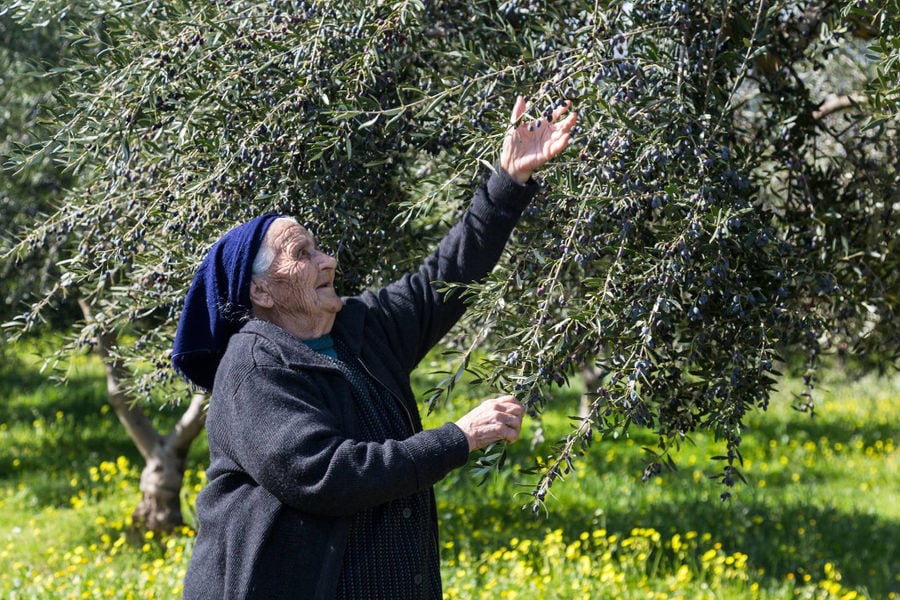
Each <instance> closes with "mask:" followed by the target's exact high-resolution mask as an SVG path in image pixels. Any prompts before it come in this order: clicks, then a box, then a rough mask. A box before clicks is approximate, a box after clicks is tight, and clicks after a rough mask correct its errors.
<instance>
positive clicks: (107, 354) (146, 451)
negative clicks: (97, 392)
mask: <svg viewBox="0 0 900 600" xmlns="http://www.w3.org/2000/svg"><path fill="white" fill-rule="evenodd" d="M78 305H79V306H80V307H81V312H82V313H83V314H84V319H85V321H86V322H88V323H92V322H94V319H93V313H92V312H91V307H90V305H89V304H88V303H87V302H86V301H85V300H84V299H79V300H78ZM96 341H97V352H98V353H99V354H100V357H101V359H102V360H103V364H104V366H105V367H106V392H107V395H108V398H107V399H108V400H109V405H110V406H112V407H113V410H114V411H115V412H116V416H117V417H118V418H119V422H120V423H122V426H123V427H125V431H127V432H128V436H129V437H130V438H131V440H132V441H133V442H134V445H135V446H137V449H138V451H139V452H140V453H141V456H143V457H144V459H145V460H146V459H149V458H150V457H151V456H152V455H153V449H154V447H155V446H156V445H157V444H158V443H159V441H160V435H159V433H158V432H157V431H156V428H155V427H154V426H153V423H151V422H150V419H148V418H147V415H146V414H144V411H143V410H142V409H141V407H140V406H138V405H137V404H135V403H134V402H132V401H131V399H130V398H128V395H127V394H126V393H125V391H124V390H123V389H122V385H121V382H122V380H123V379H125V376H126V371H125V368H124V367H123V366H122V363H121V361H120V360H118V359H116V358H114V357H113V356H112V353H111V349H112V348H114V347H115V345H116V336H115V334H114V333H108V332H104V333H100V334H98V335H97V340H96ZM191 404H192V405H193V402H192V403H191Z"/></svg>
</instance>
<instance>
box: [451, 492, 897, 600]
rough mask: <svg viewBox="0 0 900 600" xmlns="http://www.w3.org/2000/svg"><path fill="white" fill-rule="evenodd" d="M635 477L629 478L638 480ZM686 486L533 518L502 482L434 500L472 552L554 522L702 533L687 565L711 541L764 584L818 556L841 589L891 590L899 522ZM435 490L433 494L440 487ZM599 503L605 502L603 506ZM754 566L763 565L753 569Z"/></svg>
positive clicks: (566, 506) (797, 573) (820, 567)
mask: <svg viewBox="0 0 900 600" xmlns="http://www.w3.org/2000/svg"><path fill="white" fill-rule="evenodd" d="M457 484H458V485H469V486H472V487H473V488H474V491H472V492H471V493H472V496H477V495H478V490H479V489H481V488H476V487H475V484H474V483H473V482H463V481H458V482H456V483H453V484H450V485H453V486H455V485H457ZM563 485H566V484H563ZM635 485H638V486H639V485H640V483H639V481H638V482H636V483H635ZM687 494H693V497H691V498H688V497H685V498H683V501H682V500H678V499H676V500H673V499H672V496H673V495H676V494H668V495H667V497H666V498H665V499H661V498H656V499H655V500H647V499H643V500H640V501H638V502H637V503H636V504H640V507H638V506H634V507H629V506H624V507H623V506H621V504H622V502H618V503H617V502H616V501H614V500H613V501H609V499H604V498H583V499H582V501H581V502H571V501H568V500H566V501H563V502H553V503H552V504H551V505H550V506H549V514H545V513H543V512H542V513H540V514H539V515H538V516H534V515H532V513H531V511H530V510H518V507H519V506H521V505H522V504H524V503H525V502H526V501H527V500H528V497H527V496H523V497H522V499H521V501H520V500H518V499H512V498H510V496H509V490H508V488H507V490H506V492H505V495H501V496H498V497H497V498H494V499H493V500H492V501H490V502H484V501H481V502H479V501H475V500H474V499H473V500H472V501H469V502H467V501H466V500H464V499H463V498H462V497H460V496H459V495H458V493H457V491H454V492H451V493H447V494H443V496H445V497H448V498H449V500H450V504H447V503H446V502H444V503H442V509H443V510H442V511H441V512H442V513H443V514H442V518H441V539H442V541H445V542H446V541H448V540H454V542H455V545H456V547H457V548H458V547H460V543H461V542H462V543H463V544H469V548H468V550H469V551H470V552H472V553H473V554H474V555H476V556H477V555H478V554H479V553H480V552H483V551H488V552H491V551H494V550H496V549H498V548H500V547H502V546H504V545H506V544H509V541H510V539H511V538H513V537H519V538H520V539H521V538H528V537H530V538H531V539H535V540H537V541H540V539H542V538H543V536H544V535H545V534H546V533H547V532H549V531H552V530H555V529H562V530H563V532H564V536H565V539H566V540H567V542H571V541H574V540H577V539H578V537H579V535H580V534H581V533H582V532H585V531H593V530H596V529H605V530H606V531H607V535H612V534H615V535H617V536H618V537H619V539H624V538H627V537H629V536H630V535H631V531H632V530H633V529H634V528H653V529H656V530H657V531H659V532H660V533H661V534H662V537H663V544H665V543H666V541H667V540H669V539H671V537H672V536H673V535H674V534H675V533H678V534H680V535H681V536H682V539H684V535H685V534H686V533H687V532H691V531H693V532H696V533H697V535H698V538H697V539H702V536H703V534H706V533H708V534H709V536H710V537H709V540H708V541H706V542H701V543H700V546H699V547H698V548H697V551H696V556H695V557H694V559H695V560H696V562H697V563H699V562H700V558H699V557H700V556H701V555H702V554H703V553H704V552H705V551H707V550H709V549H711V548H712V547H713V544H715V543H717V542H718V543H720V544H721V550H722V551H723V552H724V553H725V554H726V555H731V554H734V553H736V552H741V553H743V554H746V555H747V556H748V560H747V564H748V569H749V571H750V575H751V577H754V578H757V577H758V580H759V581H760V583H761V585H763V586H766V584H767V582H770V583H771V587H772V588H778V587H779V586H782V585H783V584H784V583H785V582H786V581H787V580H788V579H787V578H788V575H789V574H793V577H794V580H795V581H798V582H802V581H803V576H804V575H807V574H808V575H810V577H811V580H812V581H813V582H815V581H820V580H823V579H824V578H825V564H826V563H832V564H833V565H834V567H835V568H836V569H837V570H838V571H839V572H840V573H841V576H842V578H841V584H842V585H843V586H844V587H846V588H850V589H865V590H866V591H867V593H868V594H869V595H870V596H871V597H873V598H884V597H887V595H888V593H889V592H897V591H898V584H897V581H896V579H895V577H896V574H897V573H898V572H900V524H898V523H896V522H893V521H890V520H886V519H883V518H880V517H878V516H876V515H870V514H862V513H859V512H845V511H841V510H838V509H836V508H833V507H828V506H821V505H815V504H812V503H805V502H795V503H789V504H778V503H777V502H775V501H772V500H768V501H766V500H765V499H760V498H750V499H748V500H743V499H741V500H739V501H735V500H732V501H730V502H727V503H721V502H719V501H718V500H717V499H716V497H715V496H712V497H709V496H707V497H701V496H700V495H698V494H697V493H696V492H690V491H688V492H687ZM687 494H685V495H687ZM464 495H468V494H464ZM438 497H439V499H440V498H441V497H442V494H441V490H440V488H439V489H438ZM607 504H611V505H612V506H611V507H610V508H606V507H605V506H606V505H607ZM600 507H604V508H602V509H601V508H600ZM648 564H649V563H648ZM677 567H678V565H675V567H674V568H673V569H672V572H673V573H674V572H675V571H676V570H677ZM648 568H649V567H648ZM758 569H762V570H763V573H762V574H760V575H758V576H757V575H756V572H757V570H758ZM648 575H651V576H652V575H653V573H648Z"/></svg>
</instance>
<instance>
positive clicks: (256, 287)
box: [250, 277, 275, 308]
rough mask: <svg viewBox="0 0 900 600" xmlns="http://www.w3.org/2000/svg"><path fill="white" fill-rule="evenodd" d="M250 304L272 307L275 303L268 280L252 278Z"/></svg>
mask: <svg viewBox="0 0 900 600" xmlns="http://www.w3.org/2000/svg"><path fill="white" fill-rule="evenodd" d="M250 304H252V305H253V306H259V307H260V308H272V306H273V305H274V304H275V303H274V301H273V300H272V294H270V293H269V288H268V286H267V285H266V282H265V281H262V280H260V279H257V278H256V277H254V278H252V279H251V280H250Z"/></svg>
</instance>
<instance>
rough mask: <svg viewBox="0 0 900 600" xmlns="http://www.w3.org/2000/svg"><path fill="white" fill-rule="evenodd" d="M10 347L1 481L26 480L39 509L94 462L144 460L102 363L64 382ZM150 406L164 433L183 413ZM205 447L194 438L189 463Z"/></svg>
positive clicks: (1, 372)
mask: <svg viewBox="0 0 900 600" xmlns="http://www.w3.org/2000/svg"><path fill="white" fill-rule="evenodd" d="M5 354H6V358H7V359H8V360H7V361H6V362H5V363H4V365H3V366H0V397H2V398H3V399H4V400H5V401H4V402H2V403H0V423H2V424H3V425H4V426H5V429H4V430H3V433H2V437H0V441H2V442H3V443H0V485H10V484H16V485H19V484H21V485H22V487H24V488H25V489H27V491H28V493H29V495H30V497H31V502H32V503H33V504H34V505H35V508H38V509H39V508H41V507H44V506H64V505H67V504H68V502H69V499H70V497H71V495H72V492H73V487H72V485H71V484H70V480H71V479H72V478H73V477H75V478H84V477H86V476H87V473H88V469H89V468H90V467H92V466H97V465H98V464H99V463H100V462H102V461H115V460H116V459H117V458H118V457H119V456H124V457H126V458H127V459H128V460H129V461H130V462H131V464H134V465H137V466H138V468H141V467H142V465H143V464H144V462H143V458H142V457H141V455H140V453H139V452H138V450H137V448H136V447H135V445H134V443H133V442H132V441H131V439H130V438H129V437H128V434H127V433H126V431H125V429H124V427H123V426H122V425H121V423H120V422H119V420H118V418H117V417H116V415H115V413H114V412H113V411H112V410H109V409H108V406H107V392H106V381H105V379H104V376H103V374H102V371H101V370H100V367H99V366H98V365H94V366H95V368H93V369H85V370H84V372H79V373H76V374H74V375H72V376H71V377H70V378H69V379H68V380H67V381H66V382H65V383H61V382H57V381H54V380H52V379H51V378H50V377H49V376H47V375H45V374H43V373H41V372H40V371H39V368H38V367H37V366H30V365H27V364H25V363H24V362H23V361H21V360H19V359H18V358H16V357H15V356H14V355H13V356H10V354H12V353H10V352H7V353H5ZM145 410H146V412H147V414H148V416H149V417H150V419H151V421H153V422H154V424H155V425H156V426H157V427H159V430H160V432H161V433H163V434H165V433H167V432H168V431H170V430H171V428H172V426H173V425H174V423H175V422H176V420H177V418H178V414H177V412H176V411H175V410H167V409H164V410H158V409H157V408H155V407H148V408H145ZM201 437H202V436H201ZM198 446H202V447H200V448H198ZM205 448H206V447H205V444H197V443H195V444H194V448H192V451H191V456H190V458H189V464H193V463H196V462H197V461H198V460H199V461H200V462H202V461H203V460H204V459H205V456H206V449H205Z"/></svg>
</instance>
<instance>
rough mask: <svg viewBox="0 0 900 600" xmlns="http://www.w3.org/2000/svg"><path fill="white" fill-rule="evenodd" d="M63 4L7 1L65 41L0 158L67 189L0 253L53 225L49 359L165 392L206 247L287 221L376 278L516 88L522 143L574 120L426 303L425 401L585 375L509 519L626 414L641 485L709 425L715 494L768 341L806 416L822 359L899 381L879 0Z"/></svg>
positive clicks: (409, 249)
mask: <svg viewBox="0 0 900 600" xmlns="http://www.w3.org/2000/svg"><path fill="white" fill-rule="evenodd" d="M70 5H71V3H65V4H63V3H56V2H52V1H51V2H40V3H37V2H24V1H23V2H19V3H17V4H16V5H15V6H16V12H15V14H16V15H17V18H19V19H20V20H21V21H22V22H23V23H28V22H30V23H37V22H53V23H60V24H63V25H65V27H66V31H67V34H66V35H67V36H68V38H69V39H71V40H72V41H73V47H74V48H76V49H77V52H78V53H77V55H76V56H75V57H73V59H72V61H71V64H70V66H69V69H70V73H71V76H70V78H69V79H68V81H67V82H66V83H65V84H64V85H62V86H61V87H60V89H59V90H58V94H57V95H58V106H59V107H61V109H60V110H59V111H58V112H57V113H55V114H54V117H55V121H56V123H57V124H58V128H57V129H56V131H55V132H54V133H53V135H52V137H50V138H49V139H48V140H46V141H45V142H44V143H41V144H36V145H35V146H34V147H32V149H31V152H30V153H29V154H27V155H26V156H24V157H23V158H22V162H21V163H20V164H21V168H22V169H26V168H28V166H29V165H30V164H32V163H33V162H34V161H39V160H54V161H57V162H58V163H60V164H61V165H64V166H65V168H66V172H67V173H68V174H70V176H71V177H72V181H73V183H72V185H71V186H70V189H69V190H68V191H67V193H66V194H65V196H64V197H63V199H62V200H61V203H60V207H59V210H58V211H56V212H55V213H53V214H52V215H50V217H49V218H47V219H45V220H43V221H42V222H41V223H37V224H34V225H33V231H26V232H24V233H23V237H22V241H21V242H20V243H19V244H18V245H17V246H16V247H15V248H14V249H13V250H12V251H11V252H10V253H9V254H8V256H7V260H13V261H15V260H24V259H25V258H26V257H28V256H31V255H33V254H34V253H38V254H39V253H40V252H42V251H43V249H44V248H46V246H47V242H48V240H51V239H59V240H61V244H63V246H64V247H65V248H66V249H67V250H66V253H65V255H64V257H63V258H62V259H61V260H60V261H59V263H58V265H59V268H60V269H61V273H62V275H61V276H60V278H59V279H58V280H57V281H55V282H53V285H50V286H48V287H46V288H45V289H44V296H42V297H41V299H40V300H38V301H35V302H34V303H32V305H31V306H30V307H29V309H28V310H27V311H26V312H25V313H23V314H22V315H21V316H20V317H19V318H18V319H17V320H16V321H15V323H16V324H18V325H19V326H21V327H24V328H27V327H30V326H33V325H34V324H35V323H36V322H37V321H38V320H39V319H40V316H41V314H42V312H43V311H44V310H45V307H46V306H48V305H49V304H48V303H49V302H51V301H52V300H53V299H54V298H58V297H60V296H66V295H74V296H77V297H78V298H79V299H80V300H81V302H82V305H83V306H84V307H85V319H84V320H83V321H82V322H81V323H80V324H79V326H78V327H76V328H74V329H73V337H72V344H71V348H70V349H71V350H72V351H78V350H80V349H83V348H86V347H90V346H91V345H94V344H97V343H98V340H99V347H100V349H101V351H103V352H104V353H105V356H106V357H107V360H108V364H110V365H113V366H114V367H115V368H116V372H115V374H114V375H115V376H114V377H113V379H112V381H115V382H116V384H117V386H118V387H117V389H118V390H119V391H120V392H121V393H122V394H123V397H124V396H127V397H128V398H130V399H131V400H132V402H137V401H144V400H150V401H152V402H160V401H168V402H173V403H176V404H177V403H179V402H187V400H188V399H189V398H190V397H191V394H192V390H190V389H189V388H188V387H187V386H186V384H185V383H184V382H183V381H181V380H180V379H179V378H178V377H177V376H176V375H175V374H174V373H173V371H172V370H171V367H170V366H169V357H168V353H169V349H170V347H171V340H172V337H173V332H174V327H175V324H176V321H177V318H178V315H179V312H180V309H181V302H182V300H183V297H184V294H185V292H186V289H187V286H188V284H189V281H190V278H191V275H192V273H193V270H194V268H195V266H196V265H197V264H198V262H199V260H200V258H201V256H202V255H203V253H204V251H205V250H206V249H207V248H208V247H209V246H210V245H211V244H212V243H213V242H214V241H215V240H216V239H217V238H218V236H220V235H221V234H222V233H223V232H224V231H226V230H227V229H229V228H230V227H232V226H233V225H234V224H235V223H237V222H239V221H241V220H244V219H247V218H249V217H251V216H255V215H256V214H259V213H261V212H265V211H279V212H287V213H291V214H294V215H296V216H297V217H298V218H299V219H301V220H302V221H305V222H308V223H309V224H310V227H311V228H312V229H313V231H314V232H315V233H316V234H317V237H318V238H319V239H320V240H321V241H322V243H323V245H324V246H325V247H326V248H327V249H328V250H329V251H331V252H333V253H334V254H335V255H336V256H337V258H338V260H339V265H340V274H339V279H340V281H339V284H338V285H340V289H341V291H342V292H344V293H353V292H355V291H358V290H360V289H362V288H364V287H367V286H371V285H376V284H378V283H379V282H382V281H385V280H387V279H389V278H391V277H393V276H395V275H396V274H397V273H398V272H400V271H402V270H404V269H405V268H407V267H409V266H410V265H411V264H413V263H414V262H415V261H417V260H419V259H420V258H421V257H422V256H423V255H424V253H425V252H427V251H428V249H429V247H430V246H431V244H432V243H433V241H434V240H435V239H437V237H438V236H439V235H440V234H441V232H443V231H445V230H446V228H447V226H448V223H449V222H450V221H452V220H453V219H454V218H455V217H456V216H457V215H458V214H459V212H460V211H461V210H462V207H463V203H464V202H465V201H466V200H467V197H468V194H469V192H470V190H471V186H472V185H473V182H474V181H477V179H478V178H479V177H480V176H483V174H484V173H485V172H486V171H487V170H488V169H490V168H492V164H493V160H494V158H495V155H496V151H497V149H498V147H499V144H500V140H501V139H502V136H503V134H504V132H505V131H506V128H507V127H508V124H509V123H508V119H509V110H510V108H511V106H512V100H513V98H514V97H515V95H516V94H518V93H521V94H524V95H526V96H527V98H528V99H529V106H530V112H529V115H528V117H527V118H528V120H529V122H531V123H532V125H531V126H533V127H539V126H541V123H542V122H544V121H545V120H546V119H548V118H549V116H550V115H551V112H552V108H553V106H555V105H556V104H558V103H559V102H564V101H571V102H573V106H574V109H575V110H577V111H578V113H579V128H578V131H577V133H576V136H575V138H574V139H573V142H572V144H570V148H569V150H568V151H567V153H566V154H565V155H564V156H562V157H558V158H557V159H556V160H555V161H554V163H553V165H552V166H551V167H550V168H549V169H548V170H547V171H545V172H543V173H541V174H540V176H541V178H542V180H543V183H544V191H543V193H542V194H541V196H540V197H539V198H538V199H537V200H535V201H534V202H533V203H532V205H531V206H530V208H529V209H528V211H527V213H526V215H525V216H524V218H523V220H522V222H521V223H520V225H519V227H518V229H517V231H516V233H515V234H514V237H513V239H512V240H511V242H510V244H509V246H508V252H507V254H506V257H505V258H504V259H503V260H502V262H501V264H499V265H498V267H497V268H496V269H495V270H494V272H493V273H492V274H491V275H490V276H489V277H488V278H487V279H486V280H485V281H483V282H481V283H479V284H477V285H472V286H468V287H466V288H464V289H453V288H451V289H450V290H448V291H450V292H452V293H460V294H463V295H464V296H465V298H466V300H467V302H468V303H469V306H470V309H469V311H468V313H467V317H466V319H465V321H464V323H462V324H461V327H460V329H459V330H458V331H457V332H456V333H455V335H454V342H455V343H456V345H457V346H458V348H459V349H460V354H459V358H458V360H457V363H456V365H455V367H454V369H453V370H452V372H451V375H450V376H449V377H448V379H447V380H446V382H445V383H444V384H443V385H442V386H440V389H438V390H436V391H435V392H434V393H432V394H431V395H430V397H429V398H428V400H433V401H437V400H439V398H441V397H444V396H445V392H449V391H452V387H453V384H454V382H455V381H456V380H457V379H458V377H457V375H458V374H459V373H461V372H462V371H463V370H464V369H466V368H468V369H471V370H475V371H477V372H479V373H480V374H481V375H482V376H483V378H484V379H485V380H486V381H487V382H488V383H489V384H490V385H493V386H495V387H497V388H498V389H501V390H514V391H515V393H516V394H518V395H519V397H520V398H521V399H523V400H524V401H525V402H526V403H527V405H528V407H529V409H530V410H531V413H532V414H533V415H535V416H538V415H539V414H540V412H541V410H542V409H543V408H544V407H545V406H546V405H547V404H548V403H550V402H552V401H553V389H554V387H555V386H558V385H563V384H565V382H566V381H567V379H568V378H569V377H570V376H571V375H572V374H573V373H575V372H576V371H578V370H579V369H581V368H582V367H584V366H585V365H595V364H596V365H598V366H599V368H600V369H601V371H602V372H603V374H604V376H603V378H602V379H601V380H600V381H599V383H598V384H597V385H596V387H594V388H592V389H589V390H588V394H589V398H590V402H589V407H588V410H587V412H586V414H585V415H584V417H583V418H582V419H581V420H579V421H576V422H575V423H574V426H573V430H572V432H571V434H570V435H569V436H568V437H567V438H566V439H565V440H563V441H561V443H560V445H559V446H558V447H557V451H556V452H555V453H554V455H553V456H551V457H548V458H544V457H541V458H542V460H541V461H540V469H539V479H538V480H537V482H536V485H535V488H534V496H533V503H532V504H533V507H534V508H535V509H536V510H538V509H539V508H540V506H541V504H542V503H543V502H544V499H545V496H546V493H547V489H548V488H549V486H550V485H551V484H552V483H553V481H554V480H556V479H558V478H560V477H562V476H563V475H564V473H565V472H566V470H567V469H568V468H571V465H572V464H573V461H574V460H575V459H576V457H577V456H578V455H579V454H580V453H582V452H584V451H585V450H586V449H587V448H588V447H589V445H590V443H591V441H592V440H593V439H596V438H597V437H598V436H603V435H606V434H611V433H616V434H620V433H627V431H628V430H629V429H630V428H634V427H638V428H646V429H649V430H651V431H653V432H654V433H655V434H656V435H657V440H658V443H657V447H656V449H655V450H654V456H651V457H650V458H648V463H647V465H646V469H645V471H644V475H645V476H649V475H651V474H654V473H657V472H659V470H660V469H661V468H662V466H665V465H670V466H673V465H674V460H673V454H674V453H675V451H676V450H677V448H678V447H679V445H680V444H681V443H682V442H683V441H684V440H685V439H686V438H687V437H688V436H689V435H690V434H691V433H692V432H694V431H698V430H701V429H707V430H711V431H713V432H714V433H715V434H716V435H717V436H718V438H719V439H720V440H721V443H722V445H723V453H722V456H721V457H720V458H721V459H722V461H723V465H722V468H721V470H720V471H718V474H717V477H718V478H719V479H721V481H722V483H723V484H724V485H725V486H726V490H725V491H724V492H723V496H724V497H727V496H728V494H729V492H728V490H727V488H729V487H731V486H732V485H734V483H735V481H736V480H738V479H740V477H741V474H740V471H739V467H740V462H741V459H740V443H741V437H742V435H743V431H744V421H745V418H746V415H747V414H748V413H749V412H750V411H753V410H758V409H765V408H766V406H767V404H768V402H769V398H770V394H771V391H772V389H773V386H774V384H775V382H776V380H777V377H778V375H779V371H778V369H779V364H780V361H781V359H782V358H784V357H785V356H786V355H787V354H791V355H797V354H799V355H801V356H804V357H806V359H805V360H806V370H805V371H804V378H805V380H806V381H807V384H808V390H807V391H806V392H804V395H803V396H801V397H799V398H798V402H797V405H798V408H801V409H805V410H812V408H813V403H812V395H811V391H810V390H811V389H812V385H813V382H814V378H815V368H816V366H817V364H818V361H819V358H820V357H821V356H822V354H823V353H827V352H838V351H840V352H842V353H844V354H853V355H854V356H858V357H869V358H870V360H871V362H872V363H873V364H877V365H881V366H885V365H890V364H893V365H896V364H897V360H898V359H897V347H898V332H897V328H896V324H895V318H894V314H895V313H894V310H895V307H896V305H897V300H898V298H897V295H898V281H897V277H898V275H897V273H896V268H895V266H896V264H897V259H898V247H897V244H898V242H897V241H896V239H897V233H898V231H897V230H898V217H897V210H898V202H900V198H898V193H900V192H898V185H897V183H898V159H897V156H898V152H897V145H898V136H897V133H898V122H897V113H896V87H895V86H896V80H892V79H890V77H889V73H891V72H896V68H897V67H896V57H897V54H898V51H897V48H896V46H895V45H892V44H894V43H895V41H896V30H897V23H896V18H895V15H896V14H897V11H896V8H897V7H896V2H892V3H883V4H881V5H872V4H869V3H855V4H853V5H847V3H846V2H835V1H827V0H822V1H817V2H764V1H759V2H752V3H734V2H728V1H724V2H712V1H699V0H698V1H692V2H687V1H683V2H669V1H658V0H654V1H651V2H645V3H634V4H631V3H626V4H620V3H614V2H599V3H598V2H579V1H573V2H566V3H559V2H550V1H540V0H508V1H504V2H498V1H496V0H495V1H486V0H476V1H465V2H463V1H458V2H457V1H447V2H417V1H407V2H390V3H371V2H357V1H353V2H345V3H325V2H300V1H294V2H290V1H286V2H253V1H250V0H247V1H230V2H228V1H224V0H223V1H221V2H211V3H201V4H199V5H198V4H196V3H189V2H178V1H173V2H165V3H162V2H141V3H138V4H135V5H128V6H126V7H125V9H123V8H122V7H121V6H120V5H119V4H118V3H116V6H115V7H114V6H112V3H110V4H109V5H106V4H105V3H103V2H92V3H90V4H89V5H87V4H86V5H84V6H83V7H81V8H82V10H80V11H78V12H79V14H80V17H79V18H78V19H73V18H72V16H71V15H72V13H74V12H76V11H75V10H73V9H72V8H71V6H70ZM63 11H69V12H66V14H65V16H64V15H63ZM891 86H894V87H891ZM441 285H443V284H441ZM126 340H127V341H126ZM475 349H481V350H483V352H482V353H478V354H476V353H475V352H474V350H475ZM476 355H477V356H484V357H486V358H479V359H476V358H475V356H476ZM126 406H130V407H132V409H134V407H135V405H134V404H133V403H126ZM194 406H195V407H196V405H194ZM193 412H194V414H196V415H197V416H198V417H197V418H198V419H199V418H202V417H201V416H200V415H202V411H200V410H194V411H193ZM195 432H196V429H195V428H194V429H191V433H192V434H195ZM500 454H502V451H498V452H491V453H489V454H488V456H487V457H485V459H484V461H483V462H486V463H488V462H490V459H491V457H496V456H497V455H500ZM182 468H183V467H182ZM175 472H176V473H177V469H175Z"/></svg>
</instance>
